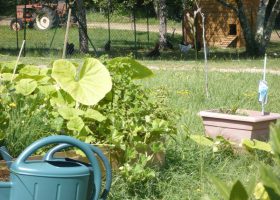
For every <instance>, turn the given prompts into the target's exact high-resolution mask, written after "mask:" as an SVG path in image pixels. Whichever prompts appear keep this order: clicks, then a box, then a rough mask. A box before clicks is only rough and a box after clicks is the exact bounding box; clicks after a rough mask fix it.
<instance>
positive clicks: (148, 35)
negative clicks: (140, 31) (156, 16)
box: [146, 5, 150, 44]
mask: <svg viewBox="0 0 280 200" xmlns="http://www.w3.org/2000/svg"><path fill="white" fill-rule="evenodd" d="M146 11H147V12H146V14H147V37H148V44H150V27H149V14H150V12H149V9H148V8H147V5H146Z"/></svg>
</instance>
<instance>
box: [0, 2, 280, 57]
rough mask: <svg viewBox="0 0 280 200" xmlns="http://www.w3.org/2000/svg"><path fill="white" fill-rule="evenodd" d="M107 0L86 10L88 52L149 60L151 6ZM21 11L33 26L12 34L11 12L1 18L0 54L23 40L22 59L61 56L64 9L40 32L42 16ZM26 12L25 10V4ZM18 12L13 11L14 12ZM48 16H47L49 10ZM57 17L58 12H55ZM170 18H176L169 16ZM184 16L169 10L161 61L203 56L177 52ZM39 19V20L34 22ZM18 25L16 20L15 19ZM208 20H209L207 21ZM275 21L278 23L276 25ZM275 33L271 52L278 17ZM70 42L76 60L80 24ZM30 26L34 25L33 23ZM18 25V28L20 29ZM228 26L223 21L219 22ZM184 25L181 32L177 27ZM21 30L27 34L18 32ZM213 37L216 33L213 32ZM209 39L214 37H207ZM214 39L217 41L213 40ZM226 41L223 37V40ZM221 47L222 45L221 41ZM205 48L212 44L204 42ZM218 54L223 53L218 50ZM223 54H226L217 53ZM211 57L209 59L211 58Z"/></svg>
mask: <svg viewBox="0 0 280 200" xmlns="http://www.w3.org/2000/svg"><path fill="white" fill-rule="evenodd" d="M110 3H111V0H108V2H107V3H105V4H104V6H103V7H100V6H99V7H98V6H95V7H94V6H93V7H91V8H90V9H88V10H87V36H88V41H89V52H90V54H93V55H98V56H100V55H103V54H108V55H110V56H112V57H114V56H126V55H130V54H132V55H134V56H136V57H141V58H142V57H149V53H150V52H151V51H152V50H153V49H154V48H155V46H156V43H157V42H158V40H159V20H158V18H157V14H156V13H155V11H154V7H153V5H151V4H147V5H145V4H143V5H134V6H124V7H125V10H124V9H122V10H120V9H119V8H116V7H114V6H112V5H111V4H110ZM18 6H21V9H23V10H26V12H25V13H23V15H25V16H22V17H24V18H28V17H29V18H30V19H33V23H30V21H26V23H24V21H21V22H20V23H22V30H20V31H14V30H12V28H13V27H12V25H13V24H12V22H13V20H15V19H16V16H18V15H16V12H15V13H14V14H13V16H10V17H8V18H7V17H5V18H2V17H0V34H1V38H2V39H1V42H0V53H1V54H12V55H16V54H17V53H18V51H19V48H20V46H21V43H22V41H23V40H24V39H26V46H25V51H24V54H26V55H27V56H28V55H31V56H50V57H52V56H54V57H60V56H62V51H63V45H64V37H65V34H66V21H67V10H66V12H65V13H64V14H62V15H63V16H62V17H60V18H61V19H60V21H59V23H58V24H59V25H58V26H54V27H53V28H46V29H44V30H42V29H40V28H39V29H38V26H36V24H37V23H38V22H41V23H42V25H44V23H47V22H44V16H45V15H42V17H41V18H38V13H39V14H40V12H39V11H36V12H35V15H34V16H33V17H32V12H31V10H28V8H25V5H20V4H19V5H18ZM176 6H178V5H175V3H174V5H171V6H169V7H170V8H175V7H176ZM27 7H28V5H27ZM16 10H17V12H18V7H17V9H15V11H16ZM48 12H51V11H48ZM56 12H57V11H56ZM174 13H175V14H174ZM183 13H184V14H185V12H182V13H180V12H178V13H176V11H173V15H172V16H171V15H169V16H168V21H167V38H168V41H169V42H170V43H171V47H172V48H170V49H168V50H167V51H162V52H161V57H164V58H166V59H169V58H171V59H187V60H190V59H192V60H193V59H196V58H197V57H198V58H203V52H202V49H201V51H200V52H199V53H198V56H197V53H196V51H195V50H194V49H191V50H190V51H188V53H185V52H182V51H181V49H180V47H179V44H180V43H181V42H182V41H186V38H185V37H186V30H185V29H187V28H188V27H187V26H186V22H185V21H184V19H185V16H184V15H183ZM205 16H206V23H208V24H207V27H208V26H209V27H211V26H213V23H214V22H211V23H209V20H208V19H209V16H210V17H211V14H209V13H208V14H207V13H206V14H205ZM37 18H38V19H37ZM16 20H17V19H16ZM40 20H41V21H40ZM207 20H208V21H207ZM277 20H278V21H277ZM277 20H276V21H277V22H278V23H276V27H275V30H274V31H273V32H272V35H271V43H270V44H269V47H272V51H275V52H277V53H278V51H277V50H276V47H278V44H280V28H279V27H280V26H279V17H278V18H277ZM71 21H72V23H71V26H70V29H69V37H68V43H69V44H68V49H67V52H68V54H69V55H68V57H75V56H79V54H80V51H79V43H80V42H79V23H78V22H77V21H75V20H72V19H71ZM34 22H35V23H34ZM20 23H19V24H18V25H21V24H20ZM219 23H220V24H224V26H228V24H227V23H226V22H222V21H220V22H219ZM182 25H183V27H182ZM23 27H26V30H25V29H24V28H23ZM228 29H229V31H228V30H227V32H230V31H233V32H234V27H233V28H232V27H231V26H229V27H228ZM212 34H214V35H217V34H216V33H212ZM208 37H209V38H213V37H214V36H213V35H210V36H208ZM218 39H219V40H218ZM218 39H217V41H218V42H219V43H221V42H223V41H222V40H221V38H218ZM226 39H228V38H225V40H226ZM224 42H225V41H224ZM208 45H211V44H210V43H208ZM220 49H223V48H220ZM220 49H218V50H217V48H216V47H215V48H211V47H210V48H208V51H209V53H210V54H209V56H211V52H214V53H215V51H219V50H220ZM222 52H223V53H226V52H227V51H224V50H222ZM229 52H230V54H231V55H232V52H237V53H236V54H239V52H240V51H239V50H233V51H232V50H229ZM212 55H214V54H212Z"/></svg>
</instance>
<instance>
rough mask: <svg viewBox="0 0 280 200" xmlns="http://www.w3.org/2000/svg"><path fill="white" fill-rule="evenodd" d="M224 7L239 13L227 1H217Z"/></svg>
mask: <svg viewBox="0 0 280 200" xmlns="http://www.w3.org/2000/svg"><path fill="white" fill-rule="evenodd" d="M217 1H218V2H219V3H220V4H222V5H223V6H225V7H227V8H229V9H232V10H233V11H234V12H236V13H238V9H237V8H236V7H235V6H234V5H233V4H231V3H229V2H227V1H226V0H217Z"/></svg>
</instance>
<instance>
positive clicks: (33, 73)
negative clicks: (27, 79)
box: [19, 65, 40, 76]
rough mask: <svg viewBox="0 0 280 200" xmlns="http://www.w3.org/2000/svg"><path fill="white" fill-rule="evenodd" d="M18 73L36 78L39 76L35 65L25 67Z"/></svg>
mask: <svg viewBox="0 0 280 200" xmlns="http://www.w3.org/2000/svg"><path fill="white" fill-rule="evenodd" d="M19 73H20V74H26V75H29V76H37V75H39V74H40V68H39V67H38V66H35V65H25V66H24V67H23V68H22V69H21V70H19Z"/></svg>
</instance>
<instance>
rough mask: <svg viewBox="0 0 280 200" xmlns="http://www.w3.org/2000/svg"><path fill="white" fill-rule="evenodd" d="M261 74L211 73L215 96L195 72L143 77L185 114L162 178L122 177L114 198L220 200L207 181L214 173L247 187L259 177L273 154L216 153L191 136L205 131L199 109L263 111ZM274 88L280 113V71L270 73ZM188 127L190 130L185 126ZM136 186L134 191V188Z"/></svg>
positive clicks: (272, 100)
mask: <svg viewBox="0 0 280 200" xmlns="http://www.w3.org/2000/svg"><path fill="white" fill-rule="evenodd" d="M260 79H261V75H257V74H248V73H218V72H211V73H210V74H209V82H210V83H209V87H210V94H211V96H210V98H209V99H207V98H206V97H205V95H204V74H203V73H202V72H200V71H196V70H191V71H187V72H179V71H168V70H167V71H159V72H156V74H155V76H154V77H153V78H150V79H145V80H143V81H141V84H143V85H144V86H145V87H147V88H149V89H152V90H163V91H165V93H166V95H167V100H168V105H169V106H170V107H171V108H172V109H173V110H175V111H176V112H177V113H180V115H181V117H180V118H179V120H177V121H178V123H177V126H178V128H179V130H180V131H179V134H178V135H177V136H176V142H175V141H174V140H172V139H169V140H167V144H168V149H167V157H166V159H167V160H166V166H165V167H164V168H163V169H160V170H158V175H159V178H158V179H157V180H154V181H152V182H148V183H143V184H142V185H135V186H128V185H126V183H120V182H118V181H116V183H115V184H114V185H113V191H112V199H165V200H169V199H172V200H173V199H174V200H181V199H190V200H193V199H195V200H196V199H203V197H204V198H205V199H206V196H207V195H209V197H212V199H219V198H218V195H217V190H216V188H215V187H214V186H213V184H212V183H211V182H210V181H209V180H208V179H207V174H209V173H210V174H213V175H214V176H217V177H219V178H221V179H222V180H224V181H225V182H227V183H228V184H231V183H233V182H234V181H235V180H237V179H240V180H241V181H242V182H243V183H244V184H245V185H246V184H248V181H249V179H250V177H256V178H258V176H259V173H258V166H259V162H269V159H267V155H265V154H261V153H260V152H258V153H253V154H249V153H237V154H232V153H229V152H228V151H226V150H224V151H221V152H218V153H213V152H212V149H209V148H202V147H201V146H198V145H196V144H194V142H192V141H190V140H189V139H188V135H189V134H203V126H202V121H201V119H200V117H199V116H198V115H197V113H198V112H199V111H200V110H204V109H212V108H222V107H225V108H232V107H236V106H237V107H239V108H244V109H256V110H260V105H259V103H258V102H257V88H258V81H259V80H260ZM267 80H268V83H269V86H270V91H269V102H268V105H267V106H266V110H267V111H271V112H280V91H279V89H278V88H279V85H280V79H279V76H276V75H268V77H267ZM183 127H184V128H183ZM131 187H132V188H133V189H131V191H130V190H128V188H131Z"/></svg>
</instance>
